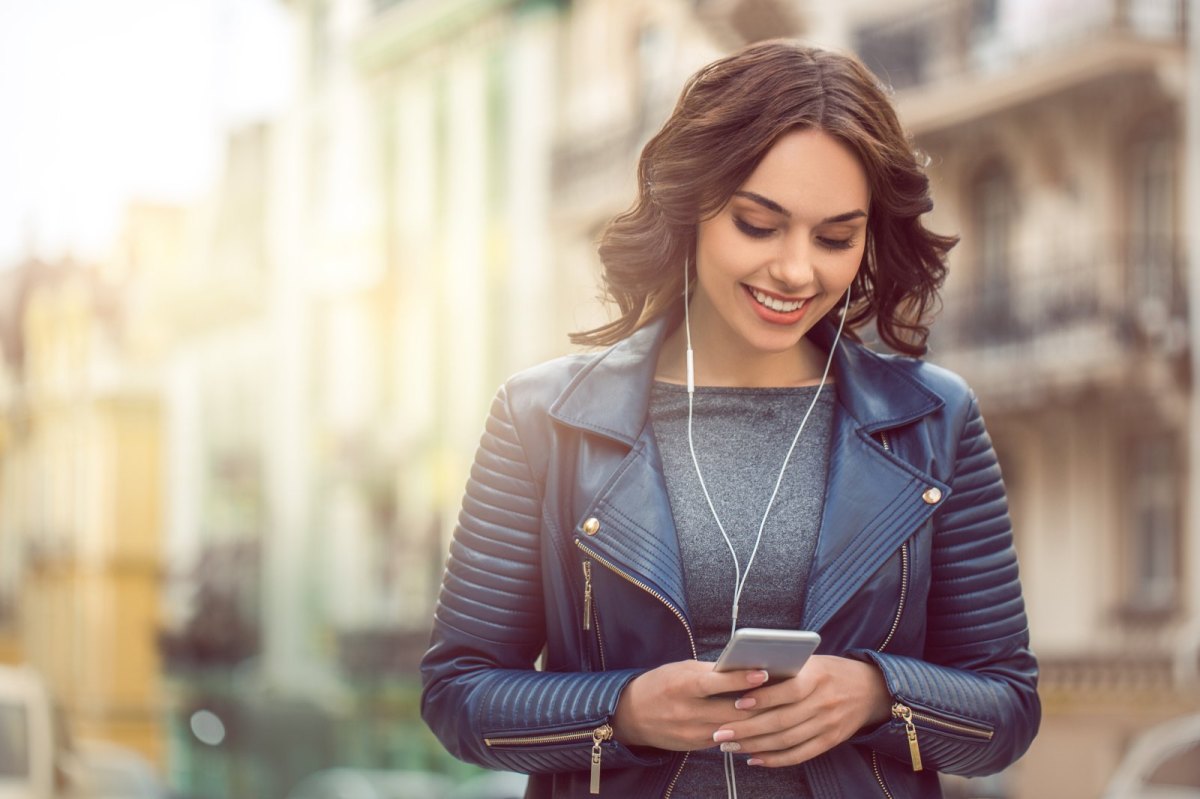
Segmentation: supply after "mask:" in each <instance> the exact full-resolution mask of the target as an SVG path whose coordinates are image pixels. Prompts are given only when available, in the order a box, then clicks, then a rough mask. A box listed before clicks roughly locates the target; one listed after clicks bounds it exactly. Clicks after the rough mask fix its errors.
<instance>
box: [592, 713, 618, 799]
mask: <svg viewBox="0 0 1200 799" xmlns="http://www.w3.org/2000/svg"><path fill="white" fill-rule="evenodd" d="M612 736H613V730H612V727H610V726H609V725H607V724H605V725H604V726H603V727H597V728H596V729H595V730H594V731H593V732H592V783H591V786H590V787H589V789H588V792H589V793H591V794H593V795H595V794H598V793H600V757H601V755H603V754H604V748H603V747H602V746H601V744H602V743H604V742H605V741H607V740H608V739H610V738H612Z"/></svg>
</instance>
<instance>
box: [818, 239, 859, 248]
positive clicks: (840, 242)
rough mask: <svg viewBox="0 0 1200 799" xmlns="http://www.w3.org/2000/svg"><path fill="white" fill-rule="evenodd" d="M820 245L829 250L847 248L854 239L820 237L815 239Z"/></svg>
mask: <svg viewBox="0 0 1200 799" xmlns="http://www.w3.org/2000/svg"><path fill="white" fill-rule="evenodd" d="M817 241H819V242H820V243H821V246H822V247H825V248H827V249H830V250H848V249H850V248H851V247H853V246H854V239H827V238H825V237H820V238H818V239H817Z"/></svg>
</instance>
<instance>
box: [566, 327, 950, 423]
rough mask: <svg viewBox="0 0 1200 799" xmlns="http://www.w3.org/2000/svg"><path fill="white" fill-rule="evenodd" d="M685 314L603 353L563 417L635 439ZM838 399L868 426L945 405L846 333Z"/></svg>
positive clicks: (837, 360) (580, 379) (570, 392)
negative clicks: (662, 352)
mask: <svg viewBox="0 0 1200 799" xmlns="http://www.w3.org/2000/svg"><path fill="white" fill-rule="evenodd" d="M676 321H677V320H675V319H673V318H672V317H670V316H664V317H660V318H659V319H656V320H655V321H653V322H651V323H650V324H648V325H646V326H645V327H643V328H641V329H639V330H638V331H636V332H635V333H633V334H632V335H631V336H629V337H628V338H625V339H623V340H622V341H620V342H618V343H617V344H615V345H614V346H612V347H611V348H609V349H608V350H606V351H604V352H602V353H600V354H599V355H597V357H596V358H595V359H594V360H592V361H591V362H590V363H589V364H588V365H587V366H586V367H584V369H582V370H581V371H580V372H579V374H578V375H576V376H575V379H574V380H572V381H571V383H570V385H568V386H567V388H566V389H565V390H564V391H563V393H562V394H561V395H560V396H559V398H558V399H557V400H556V401H555V402H554V404H553V405H552V406H551V407H550V416H551V418H553V419H556V420H558V421H559V422H562V423H563V424H566V425H570V426H572V427H577V428H579V429H582V430H588V431H590V432H593V433H597V434H600V435H603V436H606V437H608V438H612V439H615V440H617V441H620V442H622V443H624V444H625V445H627V446H633V444H634V442H635V441H636V440H637V438H638V435H639V434H640V433H641V431H642V427H643V426H644V425H645V423H646V416H647V409H648V407H649V403H650V388H651V385H652V384H653V382H654V372H655V369H656V368H657V365H658V352H659V349H660V348H661V347H662V343H663V341H664V340H665V339H666V337H667V334H668V332H669V331H670V330H672V329H673V327H674V324H672V323H673V322H676ZM836 332H837V330H836V328H835V327H834V325H833V324H832V323H830V322H829V321H828V320H822V321H821V322H820V323H819V324H817V325H816V326H815V327H814V328H813V330H812V331H811V333H810V335H811V336H812V340H813V342H814V343H815V344H816V345H817V346H818V347H820V348H821V349H822V350H823V351H825V352H828V351H829V347H830V346H831V345H832V343H833V339H834V336H835V335H836ZM832 371H833V375H834V379H835V384H834V385H835V388H836V391H837V395H838V400H839V401H840V403H841V404H842V406H843V407H844V408H845V409H846V410H847V411H848V412H849V413H850V415H851V416H852V417H853V418H854V419H855V421H856V422H857V423H858V425H859V427H860V428H861V429H863V430H864V431H865V432H866V433H868V434H872V433H876V432H878V431H880V430H886V429H889V428H893V427H899V426H901V425H904V424H907V423H909V422H912V421H915V420H917V419H920V418H921V417H923V416H926V415H928V414H930V413H932V412H933V411H935V410H937V409H938V408H940V407H941V406H942V405H943V400H942V398H941V397H939V396H938V395H937V394H935V393H933V392H932V391H930V390H929V389H928V388H926V387H925V386H923V385H921V384H920V383H918V382H917V381H915V380H913V379H912V378H911V377H909V376H908V375H907V374H905V373H904V371H902V370H901V369H898V368H896V367H895V366H894V365H892V364H891V363H890V362H889V361H888V359H887V358H886V357H884V356H881V355H879V354H878V353H875V352H872V351H871V350H870V349H868V348H867V347H865V346H863V345H862V344H859V343H857V342H854V341H850V340H848V339H846V338H845V337H843V338H842V339H841V341H840V346H839V347H838V351H837V353H836V354H835V355H834V358H833V368H832Z"/></svg>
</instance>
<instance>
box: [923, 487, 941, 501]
mask: <svg viewBox="0 0 1200 799" xmlns="http://www.w3.org/2000/svg"><path fill="white" fill-rule="evenodd" d="M921 499H923V500H925V501H926V502H928V503H929V504H930V505H936V504H938V503H939V502H941V501H942V489H940V488H938V487H937V486H934V487H933V488H927V489H925V493H924V494H922V495H921Z"/></svg>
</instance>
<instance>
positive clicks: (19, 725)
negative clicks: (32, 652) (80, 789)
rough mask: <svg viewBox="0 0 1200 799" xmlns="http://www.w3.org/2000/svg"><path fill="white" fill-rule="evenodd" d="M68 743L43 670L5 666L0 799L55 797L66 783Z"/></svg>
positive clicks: (0, 699)
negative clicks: (66, 746)
mask: <svg viewBox="0 0 1200 799" xmlns="http://www.w3.org/2000/svg"><path fill="white" fill-rule="evenodd" d="M65 745H66V741H65V734H64V733H63V727H62V725H61V724H60V723H59V721H58V716H57V713H56V711H55V708H54V703H53V701H52V700H51V697H50V691H49V690H48V689H47V688H46V683H45V681H44V680H43V679H42V677H41V675H40V674H38V673H37V672H36V671H35V670H33V669H32V668H29V667H28V666H0V799H55V797H57V796H58V795H59V794H60V793H61V792H62V791H63V790H64V788H65V787H66V779H65V775H64V773H63V771H62V765H63V760H64V757H63V756H64V747H65Z"/></svg>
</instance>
